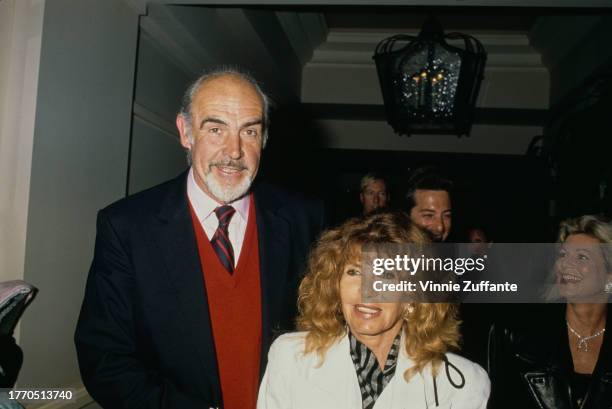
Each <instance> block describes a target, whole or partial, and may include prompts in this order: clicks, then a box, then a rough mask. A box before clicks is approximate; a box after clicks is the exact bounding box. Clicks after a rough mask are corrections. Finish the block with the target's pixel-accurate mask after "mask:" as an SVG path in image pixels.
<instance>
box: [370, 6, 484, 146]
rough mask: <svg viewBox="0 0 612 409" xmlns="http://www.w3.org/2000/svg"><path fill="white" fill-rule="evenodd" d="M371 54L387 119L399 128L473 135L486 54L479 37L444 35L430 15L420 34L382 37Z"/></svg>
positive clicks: (401, 131) (398, 130)
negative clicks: (475, 109) (459, 45)
mask: <svg viewBox="0 0 612 409" xmlns="http://www.w3.org/2000/svg"><path fill="white" fill-rule="evenodd" d="M447 40H450V41H451V42H453V44H455V42H459V43H462V45H463V46H462V47H457V46H454V45H450V44H448V43H447ZM373 58H374V61H375V62H376V69H377V71H378V78H379V80H380V86H381V89H382V95H383V99H384V103H385V110H386V113H387V121H388V122H389V124H390V125H391V126H392V127H393V130H394V131H395V132H396V133H398V134H401V135H410V134H415V133H418V134H432V133H436V134H456V135H459V136H461V135H467V134H469V132H470V129H471V127H472V121H473V117H474V106H475V105H476V97H477V96H478V90H479V88H480V83H481V82H482V78H483V72H484V66H485V61H486V59H487V54H486V52H485V50H484V47H483V46H482V44H481V43H480V42H479V41H478V40H477V39H475V38H474V37H472V36H469V35H465V34H461V33H449V34H446V35H445V34H444V31H443V29H442V26H441V25H440V24H439V23H438V22H437V21H436V20H435V19H434V17H432V16H430V17H429V18H428V19H427V21H426V22H425V24H424V25H423V27H422V29H421V32H420V33H419V35H418V36H416V37H415V36H411V35H406V34H398V35H395V36H392V37H389V38H386V39H384V40H382V41H381V42H380V43H379V44H378V45H377V46H376V52H375V53H374V57H373Z"/></svg>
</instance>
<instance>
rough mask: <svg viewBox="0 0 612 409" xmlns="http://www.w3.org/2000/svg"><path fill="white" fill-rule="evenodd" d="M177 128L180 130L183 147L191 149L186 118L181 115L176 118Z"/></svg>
mask: <svg viewBox="0 0 612 409" xmlns="http://www.w3.org/2000/svg"><path fill="white" fill-rule="evenodd" d="M176 127H177V128H178V131H179V136H180V139H181V145H182V146H183V148H185V149H191V142H190V141H189V137H188V136H187V124H186V123H185V118H184V117H183V115H181V114H178V115H177V116H176Z"/></svg>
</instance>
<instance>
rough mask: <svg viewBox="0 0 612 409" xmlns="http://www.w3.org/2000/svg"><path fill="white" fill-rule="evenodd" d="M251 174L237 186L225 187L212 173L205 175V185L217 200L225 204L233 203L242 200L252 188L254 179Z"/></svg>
mask: <svg viewBox="0 0 612 409" xmlns="http://www.w3.org/2000/svg"><path fill="white" fill-rule="evenodd" d="M251 175H252V174H251V173H249V174H248V175H246V176H245V177H243V178H242V180H241V181H240V183H239V184H238V185H237V186H233V187H232V186H224V185H222V184H221V183H219V181H218V180H217V179H216V178H215V176H214V175H213V173H212V172H208V173H207V174H206V175H204V183H206V187H207V188H208V190H209V191H210V193H211V194H212V195H213V196H214V197H215V198H217V200H219V201H221V202H223V203H231V202H233V201H234V200H238V199H240V198H241V197H242V196H244V195H245V194H246V193H247V192H248V191H249V188H250V187H251V183H252V182H253V179H252V178H251Z"/></svg>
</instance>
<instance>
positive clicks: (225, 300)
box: [191, 195, 261, 409]
mask: <svg viewBox="0 0 612 409" xmlns="http://www.w3.org/2000/svg"><path fill="white" fill-rule="evenodd" d="M250 201H251V202H250V206H249V219H248V222H247V227H246V231H245V237H244V242H243V245H242V250H241V253H240V258H239V259H238V264H237V265H236V266H235V268H234V273H233V274H229V273H228V272H227V270H225V268H224V267H223V265H222V264H221V262H220V261H219V259H218V257H217V255H216V254H215V252H214V250H213V248H212V245H211V244H210V241H209V240H208V238H207V237H206V234H205V233H204V229H203V228H202V226H201V224H200V222H199V221H198V218H197V216H196V215H195V212H194V211H193V209H192V210H191V218H192V221H193V225H194V229H195V233H196V241H197V244H198V252H199V255H200V263H201V265H202V272H203V274H204V284H205V287H206V295H207V297H208V308H209V310H210V320H211V326H212V333H213V339H214V342H215V352H216V355H217V365H218V368H219V378H220V381H221V393H222V394H223V407H224V408H225V409H255V406H256V402H257V391H258V386H259V363H260V358H261V357H260V354H261V290H260V289H261V286H260V282H259V243H258V240H257V223H256V220H255V201H254V200H253V196H252V195H251V198H250Z"/></svg>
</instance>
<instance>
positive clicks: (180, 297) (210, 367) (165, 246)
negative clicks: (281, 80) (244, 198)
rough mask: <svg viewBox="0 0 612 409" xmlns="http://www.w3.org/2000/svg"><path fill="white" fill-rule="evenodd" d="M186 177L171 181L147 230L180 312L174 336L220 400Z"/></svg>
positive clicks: (204, 290)
mask: <svg viewBox="0 0 612 409" xmlns="http://www.w3.org/2000/svg"><path fill="white" fill-rule="evenodd" d="M186 175H187V174H186V173H185V174H183V175H181V176H179V177H178V178H177V179H175V181H173V182H171V183H172V185H171V186H170V187H169V189H168V194H167V196H166V198H165V200H163V201H162V203H161V204H160V209H159V212H158V215H157V220H156V222H155V223H154V224H153V226H152V228H151V230H152V234H153V238H154V240H155V241H156V242H157V244H158V246H159V250H160V252H161V255H162V257H163V260H164V261H165V267H166V271H167V274H168V277H169V283H170V285H171V286H172V287H173V288H174V290H175V291H176V294H177V301H178V304H179V307H180V309H181V311H182V313H183V314H182V317H180V319H181V320H182V322H183V323H184V330H185V331H184V333H182V334H176V336H182V337H184V338H185V339H186V340H190V341H191V342H192V343H193V347H194V349H195V350H196V351H197V355H198V357H199V360H200V361H201V363H202V368H203V371H204V373H205V374H206V377H207V378H208V381H209V383H208V384H204V385H203V387H207V388H208V385H212V389H213V390H212V391H211V395H212V396H216V397H217V398H218V401H221V398H220V396H221V394H220V391H221V387H220V384H219V377H218V368H217V361H216V355H215V348H214V341H213V337H212V331H211V323H210V315H209V309H208V299H207V296H206V287H205V285H204V278H203V274H202V268H201V264H200V258H199V254H198V249H197V243H196V238H195V233H194V229H193V223H192V220H191V214H190V210H189V205H188V198H187V188H186V186H187V185H186V184H187V178H186Z"/></svg>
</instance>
